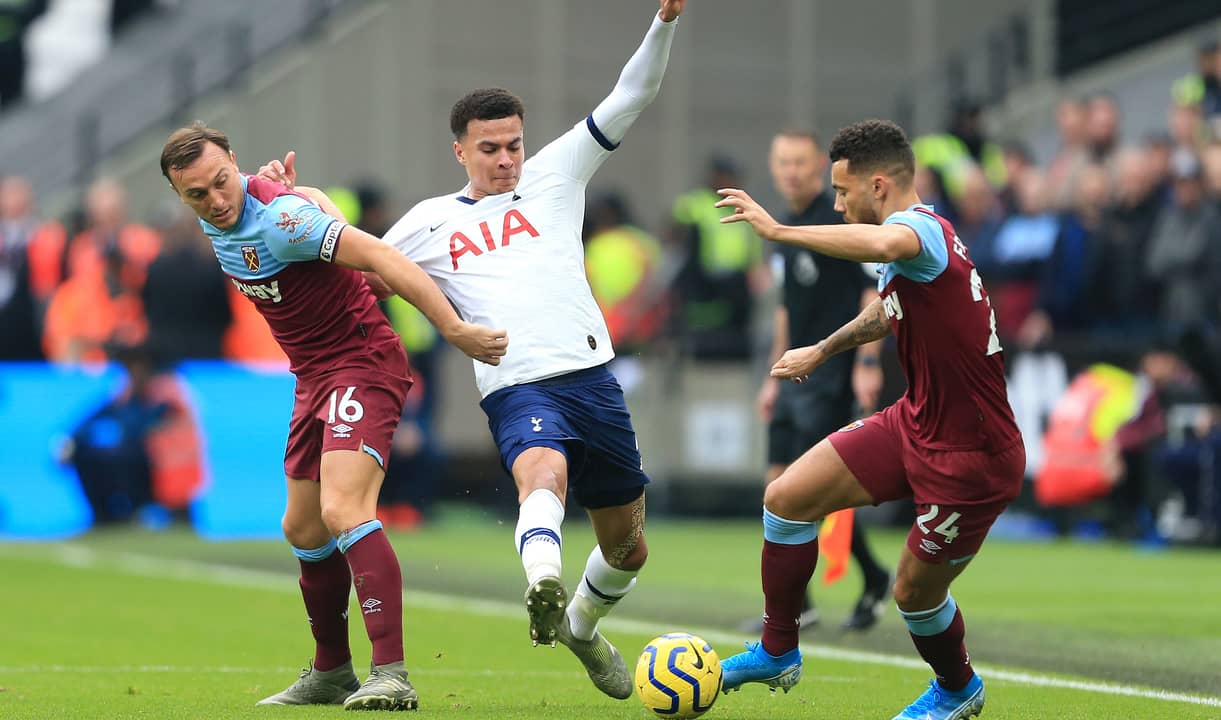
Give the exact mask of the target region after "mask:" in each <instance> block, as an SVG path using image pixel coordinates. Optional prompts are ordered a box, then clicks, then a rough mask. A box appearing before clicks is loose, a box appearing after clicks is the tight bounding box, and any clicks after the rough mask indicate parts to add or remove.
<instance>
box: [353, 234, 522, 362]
mask: <svg viewBox="0 0 1221 720" xmlns="http://www.w3.org/2000/svg"><path fill="white" fill-rule="evenodd" d="M335 262H337V263H339V264H340V265H345V266H347V267H350V268H353V269H356V270H363V271H366V272H374V273H377V275H378V277H380V278H381V279H382V280H383V281H385V283H386V284H387V285H388V286H390V288H391V289H392V290H394V292H396V293H398V294H399V295H400V296H402V298H403V299H404V300H406V301H407V302H409V303H411V304H412V305H415V306H416V307H417V308H419V309H420V312H422V313H424V317H426V318H428V321H429V322H431V323H432V324H433V326H434V327H436V328H437V330H438V331H439V332H440V333H441V334H442V335H443V336H444V337H445V339H446V340H448V341H449V342H450V343H451V344H453V345H454V346H455V347H457V348H458V349H459V350H461V351H462V352H464V353H466V354H467V355H468V356H470V357H472V358H474V359H475V360H479V361H480V362H484V363H487V364H488V365H499V364H500V358H501V357H502V356H504V354H505V348H506V347H507V346H508V342H509V341H508V336H507V333H506V331H504V330H492V329H489V328H485V327H483V326H482V325H473V324H471V323H468V322H465V321H463V320H462V318H460V317H458V313H456V312H454V308H453V306H452V305H450V304H449V301H448V300H447V299H446V298H445V295H443V294H442V293H441V291H440V290H439V289H438V288H437V286H436V285H435V284H434V283H433V281H432V280H431V279H429V277H428V275H426V274H425V273H424V271H423V270H421V269H420V267H419V266H418V265H416V264H415V263H414V262H412V261H411V260H409V259H408V258H407V257H406V256H404V255H403V254H401V253H400V252H399V251H397V250H395V249H394V248H393V247H391V246H390V245H387V244H386V243H384V242H382V241H381V240H378V239H377V238H375V237H373V236H372V235H370V234H369V233H367V232H365V231H363V230H358V229H357V228H354V227H352V226H351V225H348V226H346V227H344V229H343V232H342V234H340V236H339V244H338V247H337V248H336V250H335Z"/></svg>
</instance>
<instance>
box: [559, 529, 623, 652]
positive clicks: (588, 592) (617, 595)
mask: <svg viewBox="0 0 1221 720" xmlns="http://www.w3.org/2000/svg"><path fill="white" fill-rule="evenodd" d="M639 572H640V571H639V570H619V569H617V568H613V567H611V566H610V565H608V564H607V562H606V558H604V557H602V548H600V547H598V546H597V545H595V546H594V549H593V552H591V553H590V554H589V560H588V561H586V563H585V575H584V576H582V577H581V584H580V585H578V586H577V591H576V593H575V594H574V595H573V598H572V602H570V603H568V623H569V625H570V626H571V627H572V634H573V635H574V636H576V637H577V638H580V639H581V640H592V639H593V636H594V633H595V632H597V630H598V621H599V620H601V619H602V618H604V617H606V616H607V614H608V613H610V611H611V609H612V608H614V607H615V605H616V604H617V603H618V602H619V601H620V600H622V599H623V596H624V595H627V594H628V592H630V591H631V589H632V587H633V586H634V585H635V584H636V574H637V573H639Z"/></svg>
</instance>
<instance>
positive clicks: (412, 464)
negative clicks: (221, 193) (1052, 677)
mask: <svg viewBox="0 0 1221 720" xmlns="http://www.w3.org/2000/svg"><path fill="white" fill-rule="evenodd" d="M1168 90H1169V92H1168V96H1169V98H1170V101H1169V103H1168V107H1167V118H1166V125H1165V128H1164V130H1162V131H1159V132H1155V133H1151V134H1149V135H1147V136H1146V137H1143V138H1141V139H1139V141H1138V142H1135V143H1124V142H1121V138H1123V137H1126V136H1125V134H1124V133H1123V128H1122V127H1121V123H1122V120H1123V118H1122V116H1121V113H1120V112H1119V109H1118V107H1117V105H1116V101H1115V99H1114V98H1112V97H1110V96H1108V95H1106V94H1098V95H1093V96H1090V97H1065V98H1063V99H1062V100H1061V101H1060V103H1059V106H1058V108H1057V109H1056V115H1055V119H1056V125H1057V128H1058V147H1057V148H1056V149H1055V152H1054V155H1053V156H1051V157H1049V158H1045V159H1043V160H1040V159H1038V158H1036V157H1034V154H1033V153H1032V152H1031V150H1030V149H1029V148H1028V147H1027V146H1026V145H1025V144H1024V143H1023V142H1021V141H1013V140H1003V139H997V138H992V137H989V136H988V134H987V132H986V130H985V123H984V118H985V113H984V111H985V109H984V108H982V107H980V106H979V105H977V104H973V103H971V102H957V103H955V105H954V107H953V108H952V109H951V112H950V113H949V116H950V119H949V122H948V123H947V126H946V130H945V131H944V132H940V133H934V134H929V135H924V136H920V137H917V138H914V139H913V148H914V150H915V152H916V155H917V162H918V174H917V183H918V185H919V187H918V191H919V194H920V197H921V198H922V199H923V200H924V201H925V202H928V203H931V204H934V205H935V206H936V208H937V210H938V212H940V213H941V214H943V215H945V216H946V217H947V218H949V219H950V220H951V221H952V222H953V223H954V225H955V227H956V229H957V231H958V233H959V236H960V237H961V238H962V240H963V241H964V242H965V243H966V245H967V247H968V248H969V251H970V254H971V257H972V259H973V260H974V262H975V264H976V265H977V266H978V268H979V271H980V274H981V276H982V277H983V279H984V281H985V283H986V284H987V287H988V288H989V293H990V295H991V298H992V302H993V305H994V308H995V311H996V323H997V327H996V330H997V332H998V334H999V335H1000V337H1001V340H1002V344H1003V345H1004V347H1005V348H1006V351H1007V360H1008V363H1009V371H1010V386H1011V400H1012V402H1013V405H1014V408H1015V412H1016V413H1017V415H1018V418H1019V423H1020V424H1021V426H1022V428H1023V432H1024V435H1025V436H1026V438H1027V446H1028V449H1029V455H1030V462H1029V463H1028V475H1029V476H1030V479H1031V483H1030V484H1031V486H1032V491H1031V494H1030V495H1031V497H1030V498H1029V502H1028V508H1029V509H1031V510H1032V511H1033V512H1035V513H1036V514H1038V515H1039V516H1040V517H1043V518H1046V519H1047V520H1048V522H1049V524H1050V526H1051V529H1052V530H1053V531H1054V532H1110V533H1116V534H1120V535H1124V536H1131V537H1155V536H1156V537H1167V536H1170V537H1176V538H1179V539H1185V540H1195V539H1201V538H1202V537H1205V538H1211V539H1215V537H1216V536H1215V534H1216V527H1217V525H1218V523H1219V522H1221V480H1219V479H1218V476H1219V475H1221V463H1216V462H1214V461H1213V459H1214V457H1215V456H1216V453H1217V451H1218V449H1221V423H1219V422H1218V417H1219V415H1218V413H1217V412H1216V407H1217V405H1218V403H1219V402H1221V371H1218V368H1217V363H1218V358H1221V347H1219V346H1218V341H1217V339H1216V337H1217V336H1216V331H1217V328H1218V327H1221V292H1218V291H1219V290H1221V223H1219V222H1218V220H1219V216H1221V51H1219V50H1218V47H1217V45H1216V44H1215V43H1211V44H1205V45H1202V46H1201V47H1200V48H1199V54H1198V67H1197V69H1196V71H1195V72H1193V73H1191V74H1190V75H1188V76H1186V77H1184V78H1182V79H1180V80H1179V81H1178V82H1176V83H1175V84H1174V86H1173V88H1170V89H1168ZM760 183H761V181H760V179H757V178H754V179H747V178H743V177H742V175H741V171H740V168H739V165H738V164H737V162H735V160H734V159H733V158H730V157H728V156H724V155H716V156H714V157H712V158H710V159H709V161H708V163H707V166H706V174H705V176H704V177H703V178H701V181H700V182H699V183H696V187H694V188H693V189H691V190H690V191H688V192H685V193H683V194H681V195H680V196H678V197H676V198H674V201H673V203H672V211H671V212H670V214H669V217H667V218H665V219H664V220H663V221H662V222H657V223H654V222H641V221H640V219H638V218H636V217H634V215H633V213H632V211H631V208H630V202H629V200H628V198H627V196H626V195H625V194H623V193H618V192H603V193H594V194H592V195H591V196H590V198H589V206H588V208H587V212H586V225H585V228H584V233H583V240H584V242H585V244H586V258H587V261H586V262H587V274H588V276H589V280H590V284H591V287H592V288H593V291H594V294H595V297H596V299H597V300H598V302H599V304H600V305H601V307H602V309H603V311H604V313H605V315H606V318H607V321H608V324H609V326H610V330H611V334H612V338H613V339H614V341H615V345H616V347H617V348H618V350H619V353H620V355H621V356H622V357H625V358H632V357H638V356H647V355H659V354H664V355H666V356H668V357H671V358H678V359H681V360H682V361H685V362H692V363H722V364H723V363H740V364H742V366H743V372H747V371H748V369H747V368H748V367H749V363H750V362H751V361H755V362H756V366H757V362H758V361H759V359H760V358H761V356H762V354H763V352H764V350H763V349H764V348H765V347H766V335H767V332H768V323H767V318H769V317H770V314H769V311H770V307H768V303H771V302H775V293H774V292H773V291H774V285H775V280H774V278H773V276H772V272H771V270H770V269H769V254H770V252H771V249H770V248H768V247H766V244H765V243H763V242H761V241H760V240H759V239H758V238H757V237H755V236H754V235H753V234H752V233H751V231H750V229H749V226H748V225H746V224H745V223H735V224H729V225H724V224H721V223H720V222H719V219H720V217H721V212H722V211H720V210H717V209H716V208H714V207H713V204H714V202H715V201H716V199H717V196H716V194H715V190H716V189H717V188H721V187H752V185H753V186H756V187H757V186H758V185H760ZM330 192H331V193H332V195H333V196H334V197H335V198H336V200H337V201H338V202H339V203H340V205H341V207H342V208H343V209H344V211H345V213H346V214H348V215H349V219H350V220H352V221H353V222H355V223H356V224H358V225H359V226H361V227H362V228H364V229H366V230H368V231H370V232H372V233H374V234H378V235H380V234H381V233H382V232H384V231H385V230H386V229H387V227H388V226H389V224H390V223H391V222H392V221H393V219H394V217H396V216H397V213H396V212H395V211H397V210H399V209H400V208H392V207H389V205H388V203H387V193H386V191H385V189H384V188H380V187H378V186H377V185H376V184H374V183H360V184H357V185H355V186H354V187H353V188H351V189H348V188H331V189H330ZM127 207H128V205H127V198H126V195H125V192H124V188H123V187H122V186H121V185H120V184H119V183H117V182H115V181H114V180H111V179H100V180H98V181H97V182H95V183H94V184H93V185H92V186H91V187H90V188H89V189H88V190H87V192H86V193H85V195H84V197H83V199H82V202H81V206H80V210H79V211H78V212H75V213H72V214H70V215H69V216H68V217H65V218H60V219H52V218H45V217H41V216H40V215H39V213H38V207H37V203H36V198H34V197H33V195H32V193H31V191H30V186H29V184H28V183H27V182H26V181H25V180H23V179H22V178H20V177H12V176H10V177H5V178H4V179H3V180H2V181H0V333H2V336H3V337H4V338H5V341H4V343H2V344H0V359H2V360H40V359H45V360H47V361H50V362H52V363H65V364H71V363H81V362H91V361H103V360H106V359H116V360H120V361H125V360H129V359H130V358H131V357H133V356H132V352H131V351H132V350H133V349H138V351H139V353H138V356H139V359H140V361H141V362H143V361H145V360H147V362H148V363H149V366H150V368H152V372H154V373H156V372H160V371H163V370H165V369H170V368H173V367H174V366H175V365H176V364H177V363H178V362H180V361H182V360H184V359H227V360H232V361H237V362H267V361H270V362H283V361H284V358H283V355H282V354H281V353H280V351H279V349H278V347H277V346H276V344H275V342H274V341H273V339H272V338H271V336H270V333H269V332H268V330H267V327H266V325H265V323H264V322H263V321H262V319H261V317H259V316H258V314H257V312H256V311H255V310H254V308H253V306H252V305H251V304H250V303H249V302H248V301H246V300H245V299H244V298H243V297H242V296H241V295H240V293H238V292H237V291H236V289H235V288H234V287H232V285H231V284H230V283H228V282H226V280H225V278H224V277H223V276H222V275H221V273H220V271H219V268H218V267H217V264H216V262H215V259H214V258H213V257H212V253H211V249H210V246H209V243H208V240H207V238H206V237H205V236H204V235H203V233H202V232H201V230H200V228H199V226H198V223H197V222H196V221H195V219H194V217H193V216H192V215H190V213H189V211H187V210H186V209H185V208H184V207H182V206H181V205H180V204H178V203H176V202H173V201H172V199H170V201H169V202H168V204H167V205H166V207H165V209H164V210H163V211H161V212H160V213H158V214H157V215H156V217H154V218H152V219H151V221H150V222H149V223H148V224H144V223H141V222H137V221H136V220H134V219H132V218H131V217H129V214H128V209H127ZM650 228H653V230H650ZM385 310H386V312H387V314H388V315H389V317H390V318H391V320H392V322H393V323H394V325H395V327H396V328H397V329H398V330H399V332H400V334H401V335H402V336H403V338H404V343H405V344H406V345H407V349H408V351H409V352H410V354H411V357H412V361H413V365H414V366H415V369H416V372H417V375H419V376H420V377H421V380H420V382H417V386H416V387H417V390H416V391H413V392H412V394H411V397H412V402H411V405H410V406H409V407H408V409H407V411H406V412H405V414H404V422H403V428H402V432H401V433H400V437H397V438H396V441H395V445H396V452H397V453H398V454H399V455H400V456H401V458H407V459H408V460H407V461H398V462H392V463H391V467H392V468H395V467H396V466H397V468H398V470H396V475H401V476H402V477H404V478H405V477H406V476H408V475H411V476H414V477H415V478H416V479H415V480H413V482H412V483H407V482H406V481H405V480H404V481H402V482H401V483H400V482H397V481H396V480H395V478H393V477H392V478H391V481H390V482H388V483H387V488H388V489H387V493H386V498H384V500H385V501H386V506H387V510H386V512H387V519H389V518H390V516H391V515H393V516H394V522H395V524H399V525H410V524H413V523H415V522H418V521H419V520H420V519H421V518H422V517H423V515H422V513H423V512H426V509H427V507H428V506H429V504H430V501H431V498H432V496H433V495H434V493H435V484H434V483H435V477H436V475H437V474H438V473H439V472H440V470H439V468H440V467H441V463H442V462H443V458H444V453H443V452H442V449H441V448H440V447H439V444H438V443H437V442H436V439H435V433H434V431H433V426H434V422H435V421H434V417H435V411H436V408H437V406H438V403H437V396H436V393H435V387H436V383H435V382H434V379H435V366H436V357H437V351H438V350H439V349H440V348H439V347H438V340H437V337H436V335H435V333H433V332H432V331H431V328H430V327H429V326H428V324H427V323H426V322H425V321H423V319H422V318H421V317H420V316H419V314H418V313H416V312H415V311H414V309H413V308H411V307H410V306H408V305H406V304H405V303H402V302H399V301H393V302H391V303H389V304H387V305H386V306H385ZM1100 367H1105V368H1114V369H1116V370H1118V371H1120V372H1123V373H1126V376H1125V377H1127V378H1129V379H1130V380H1131V382H1130V383H1127V384H1125V385H1124V386H1123V387H1124V388H1126V389H1125V390H1124V392H1123V393H1122V395H1121V398H1122V402H1123V403H1126V405H1125V407H1127V408H1129V410H1128V411H1125V412H1120V413H1118V415H1115V414H1114V413H1112V415H1113V416H1114V417H1116V418H1118V419H1117V420H1115V421H1114V422H1110V423H1109V424H1108V426H1107V429H1106V431H1105V432H1102V431H1100V430H1099V429H1098V427H1097V423H1094V425H1093V426H1091V422H1092V420H1093V419H1094V418H1095V415H1094V412H1095V411H1096V410H1097V409H1098V404H1099V403H1100V402H1101V400H1100V399H1099V398H1101V397H1104V396H1106V394H1105V393H1096V394H1095V395H1090V394H1089V392H1086V391H1081V392H1078V393H1076V394H1074V392H1073V389H1074V388H1075V387H1076V388H1078V389H1079V388H1080V387H1084V386H1077V384H1076V382H1077V380H1078V379H1079V378H1080V377H1082V376H1083V374H1088V373H1090V372H1091V371H1092V370H1095V369H1098V368H1100ZM892 370H894V372H891V373H890V377H889V379H888V383H889V384H892V385H893V384H894V383H895V382H898V383H899V384H900V385H901V379H899V377H898V372H897V368H892ZM1108 372H1109V370H1108ZM1089 377H1090V378H1092V379H1093V380H1094V381H1097V382H1095V384H1094V385H1091V386H1090V387H1106V388H1114V387H1115V385H1113V384H1108V383H1109V382H1110V379H1112V376H1110V375H1107V374H1106V373H1105V372H1104V373H1102V374H1094V375H1089ZM1099 378H1106V379H1107V380H1106V382H1102V381H1100V380H1099ZM1099 383H1101V384H1099ZM132 387H133V389H132V390H131V391H130V392H131V393H134V394H135V395H136V396H137V397H138V396H139V395H140V394H141V393H144V392H146V389H147V388H148V387H155V384H152V385H150V384H149V383H143V382H141V383H133V386H132ZM897 391H898V392H901V391H902V387H901V386H900V387H898V390H897ZM166 392H169V394H168V395H166ZM1106 397H1110V396H1106ZM120 399H123V400H124V401H125V402H128V401H130V400H131V398H130V396H129V397H127V398H126V399H124V398H120ZM167 402H168V403H169V406H170V407H172V406H173V403H174V398H173V392H172V391H165V390H162V391H160V394H156V397H153V398H152V399H150V400H149V401H148V407H150V408H154V410H153V411H150V412H147V413H144V414H143V415H141V414H140V413H135V416H140V417H141V418H142V419H141V420H139V422H137V423H136V425H135V426H136V427H140V428H142V429H141V432H144V433H147V432H149V429H150V428H155V427H158V426H159V425H158V422H159V421H158V420H157V419H158V418H161V417H162V415H161V413H163V412H165V411H164V410H163V409H156V408H163V407H165V406H166V403H167ZM1070 406H1071V407H1070ZM1082 407H1084V408H1085V410H1081V408H1082ZM1073 408H1076V409H1077V410H1078V411H1079V412H1078V413H1077V416H1072V414H1071V412H1069V411H1070V410H1072V409H1073ZM1072 417H1078V418H1079V420H1080V421H1079V422H1078V423H1077V424H1076V425H1074V424H1073V423H1072V422H1070V421H1069V420H1071V419H1072ZM149 418H153V419H152V420H150V419H149ZM1056 433H1061V434H1060V435H1057V434H1056ZM1073 433H1077V434H1078V435H1080V436H1081V437H1079V438H1078V441H1079V442H1078V441H1074V440H1073V439H1072V435H1073ZM1066 438H1067V439H1066ZM1074 442H1077V444H1075V445H1074V444H1073V443H1074ZM1066 448H1067V449H1066ZM1082 453H1085V454H1088V455H1089V457H1090V458H1091V460H1090V462H1091V463H1093V464H1092V466H1091V467H1093V468H1094V470H1096V471H1097V472H1096V473H1095V474H1096V475H1098V481H1097V483H1096V484H1095V485H1096V486H1095V487H1085V488H1078V489H1077V490H1075V491H1073V492H1052V491H1050V490H1047V491H1044V492H1039V491H1038V486H1039V484H1040V483H1041V482H1044V481H1045V480H1046V481H1047V482H1048V483H1051V482H1059V480H1057V479H1056V478H1060V477H1061V476H1063V475H1064V473H1063V472H1058V471H1061V470H1063V469H1064V468H1065V467H1066V465H1065V464H1066V463H1068V466H1071V465H1072V462H1071V461H1070V460H1071V458H1070V456H1072V457H1075V458H1076V459H1077V460H1079V459H1080V456H1081V455H1082ZM1073 461H1076V460H1073ZM156 462H157V460H156V459H155V458H154V460H153V463H154V465H155V464H156ZM1045 471H1046V472H1045ZM421 474H424V475H431V476H432V477H433V478H434V480H432V481H425V482H422V483H421V482H419V476H420V475H421ZM1041 474H1042V475H1044V476H1045V477H1041ZM1068 474H1069V475H1073V476H1074V477H1076V476H1077V475H1079V474H1080V473H1077V474H1076V475H1074V473H1068ZM1047 478H1051V479H1050V480H1047ZM1047 487H1051V486H1050V485H1047ZM1061 490H1063V488H1061ZM1159 520H1160V523H1161V524H1160V526H1159ZM1193 521H1194V522H1195V525H1193V524H1192V522H1193ZM1091 528H1094V530H1091ZM1097 528H1101V530H1098V529H1097ZM1210 528H1211V530H1210ZM1209 532H1211V533H1212V535H1208V533H1209Z"/></svg>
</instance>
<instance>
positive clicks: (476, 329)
mask: <svg viewBox="0 0 1221 720" xmlns="http://www.w3.org/2000/svg"><path fill="white" fill-rule="evenodd" d="M445 339H446V340H448V341H449V343H450V344H451V345H453V346H454V347H456V348H458V349H459V350H461V351H462V352H463V353H465V354H466V356H467V357H469V358H472V359H474V360H478V361H479V362H481V363H485V364H487V365H499V364H500V358H502V357H504V354H505V352H506V348H508V347H509V332H508V331H507V330H493V329H491V328H486V327H484V326H482V325H473V324H471V323H468V322H463V323H459V324H458V326H457V328H456V329H455V330H453V331H451V332H449V333H448V334H446V336H445Z"/></svg>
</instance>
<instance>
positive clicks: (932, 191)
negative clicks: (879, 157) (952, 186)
mask: <svg viewBox="0 0 1221 720" xmlns="http://www.w3.org/2000/svg"><path fill="white" fill-rule="evenodd" d="M972 170H973V171H978V168H974V167H972ZM978 172H979V175H980V176H981V177H982V176H983V171H978ZM984 182H985V183H986V182H987V180H986V179H985V180H984ZM912 183H913V184H914V185H915V187H916V193H917V194H918V195H919V196H920V200H921V201H922V202H924V203H925V204H928V205H932V206H933V207H935V208H936V209H937V214H938V215H940V216H941V217H943V218H945V219H946V220H949V221H950V223H951V224H953V225H954V226H955V227H957V226H958V207H957V204H956V203H955V202H952V201H951V200H950V196H949V194H948V193H947V192H946V189H945V183H944V182H942V180H941V174H940V173H938V172H937V171H935V170H933V169H932V168H930V167H928V166H925V165H917V166H916V174H915V175H914V176H913V177H912Z"/></svg>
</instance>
